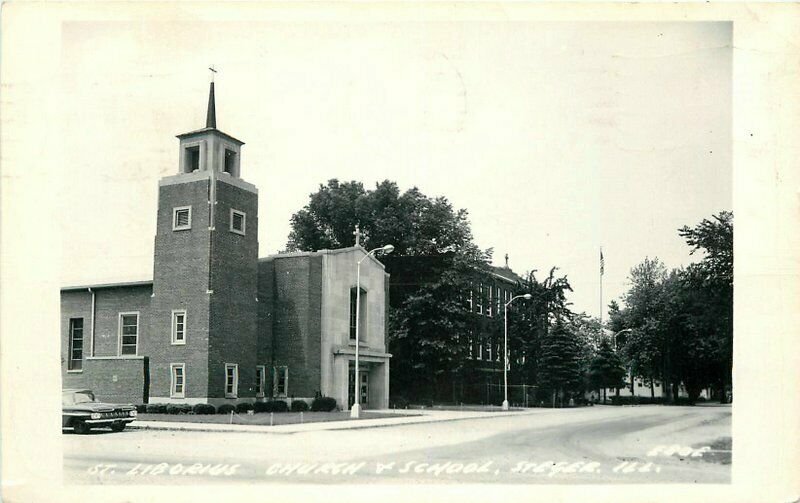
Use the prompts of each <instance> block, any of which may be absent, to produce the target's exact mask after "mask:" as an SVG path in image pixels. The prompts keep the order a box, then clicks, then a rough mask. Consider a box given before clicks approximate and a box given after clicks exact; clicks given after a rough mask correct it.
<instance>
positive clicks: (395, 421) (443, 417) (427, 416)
mask: <svg viewBox="0 0 800 503" xmlns="http://www.w3.org/2000/svg"><path fill="white" fill-rule="evenodd" d="M541 410H549V409H527V410H511V411H506V412H503V411H499V410H498V411H474V410H473V411H458V410H431V409H408V410H406V409H398V410H392V409H383V410H372V411H370V412H373V413H386V414H408V417H387V418H376V419H358V420H352V421H325V422H316V423H296V424H282V425H276V426H268V425H247V424H215V423H179V422H168V421H134V422H133V423H131V424H130V425H128V428H131V429H141V430H173V431H208V432H223V431H225V432H241V433H300V432H306V431H323V430H355V429H361V428H380V427H385V426H398V425H404V424H418V423H437V422H445V421H460V420H464V419H482V418H492V417H500V416H511V415H513V416H519V415H529V414H535V413H536V412H537V411H541Z"/></svg>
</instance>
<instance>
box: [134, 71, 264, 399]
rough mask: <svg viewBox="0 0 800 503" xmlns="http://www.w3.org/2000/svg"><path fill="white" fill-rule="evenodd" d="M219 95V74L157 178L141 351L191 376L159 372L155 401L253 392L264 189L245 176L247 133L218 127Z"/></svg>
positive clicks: (160, 365)
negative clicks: (170, 168)
mask: <svg viewBox="0 0 800 503" xmlns="http://www.w3.org/2000/svg"><path fill="white" fill-rule="evenodd" d="M212 71H213V70H212ZM215 101H216V99H215V89H214V82H213V80H212V82H211V84H210V87H209V94H208V109H207V113H206V125H205V127H204V128H201V129H197V130H194V131H190V132H188V133H183V134H179V135H178V136H177V138H178V140H179V155H178V170H177V174H175V175H172V176H167V177H165V178H163V179H161V180H160V181H159V191H158V215H157V224H156V237H155V247H154V249H155V256H154V260H153V298H152V301H151V309H152V316H151V320H152V321H151V326H150V327H149V330H148V334H147V337H146V342H145V341H144V340H143V341H142V344H143V346H145V345H146V346H147V347H143V348H142V350H143V351H144V353H143V354H148V355H151V356H150V359H151V364H150V368H153V369H173V368H175V367H176V366H178V367H179V368H182V370H181V371H180V375H181V379H180V381H181V382H182V383H184V384H183V386H180V387H178V389H177V390H176V388H175V386H174V382H175V379H176V377H175V376H173V375H172V374H171V372H173V370H170V373H167V372H159V373H153V374H152V375H151V376H150V399H151V401H153V402H157V401H164V402H178V403H206V402H208V403H214V404H220V403H224V402H226V401H235V400H236V399H238V398H245V397H253V396H254V393H253V389H252V383H254V382H255V367H256V361H255V359H256V355H255V354H254V352H253V351H252V350H248V349H247V348H254V347H256V330H257V327H256V323H257V320H256V312H257V300H256V293H257V276H258V274H257V273H258V271H257V269H258V190H257V189H256V187H255V186H253V185H252V184H250V183H248V182H246V181H244V180H243V179H242V178H241V148H242V146H243V145H244V142H242V141H240V140H238V139H236V138H234V137H233V136H231V135H229V134H227V133H224V132H222V131H221V130H219V129H217V115H216V103H215ZM176 327H177V328H176ZM143 339H145V338H143ZM162 373H163V375H161V374H162Z"/></svg>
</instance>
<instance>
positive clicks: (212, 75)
mask: <svg viewBox="0 0 800 503" xmlns="http://www.w3.org/2000/svg"><path fill="white" fill-rule="evenodd" d="M208 69H209V70H211V82H214V75H215V74H216V73H217V69H216V68H214V65H211V66H209V67H208Z"/></svg>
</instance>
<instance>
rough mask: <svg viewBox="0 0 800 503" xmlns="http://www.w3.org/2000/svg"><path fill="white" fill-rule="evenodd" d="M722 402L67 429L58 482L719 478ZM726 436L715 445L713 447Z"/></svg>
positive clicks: (723, 466) (725, 474)
mask: <svg viewBox="0 0 800 503" xmlns="http://www.w3.org/2000/svg"><path fill="white" fill-rule="evenodd" d="M730 424H731V409H730V408H729V407H660V406H640V407H602V406H598V407H589V408H580V409H562V410H551V409H533V410H530V411H529V412H526V413H523V414H518V415H504V414H502V413H497V414H496V415H492V416H490V417H486V418H472V419H464V420H457V421H446V422H433V423H418V424H407V425H391V426H385V427H376V428H363V429H355V430H331V431H303V432H296V433H275V432H272V433H270V432H264V433H261V432H259V433H252V432H194V431H163V430H160V431H159V430H126V431H124V432H122V433H106V432H104V431H97V432H92V433H91V434H90V435H84V436H81V435H75V434H72V433H65V434H64V435H63V440H64V477H65V482H67V481H70V480H72V481H74V482H75V483H90V484H98V483H101V484H145V483H146V484H196V483H264V482H267V483H269V482H279V483H292V482H305V483H309V482H310V483H374V482H392V483H396V482H425V483H455V482H480V483H492V482H500V483H523V484H539V483H562V484H563V483H605V482H607V483H647V482H654V483H655V482H658V483H665V482H682V483H692V482H698V483H726V482H729V481H730V464H729V463H730V452H729V449H730V443H729V442H728V443H727V445H724V443H721V442H719V440H721V439H724V438H726V437H730ZM720 445H722V446H720Z"/></svg>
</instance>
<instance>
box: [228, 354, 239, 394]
mask: <svg viewBox="0 0 800 503" xmlns="http://www.w3.org/2000/svg"><path fill="white" fill-rule="evenodd" d="M238 395H239V365H237V364H235V363H226V364H225V398H236V397H237V396H238Z"/></svg>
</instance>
